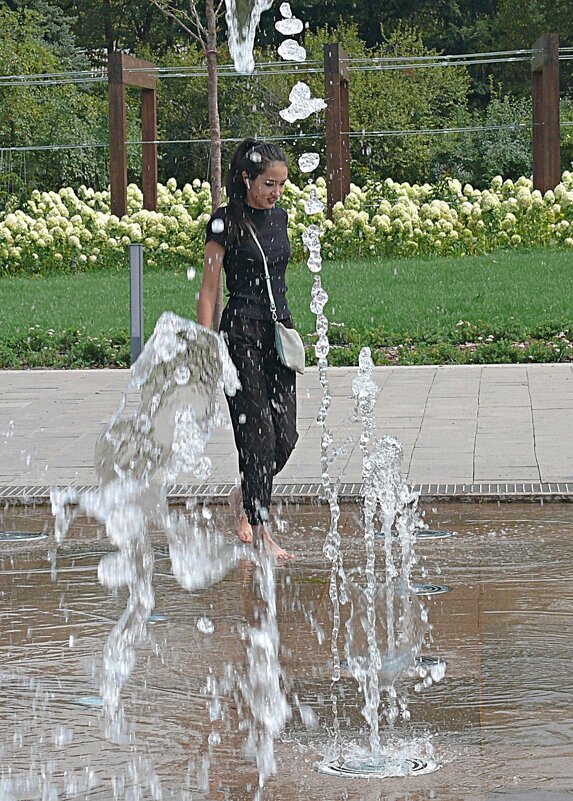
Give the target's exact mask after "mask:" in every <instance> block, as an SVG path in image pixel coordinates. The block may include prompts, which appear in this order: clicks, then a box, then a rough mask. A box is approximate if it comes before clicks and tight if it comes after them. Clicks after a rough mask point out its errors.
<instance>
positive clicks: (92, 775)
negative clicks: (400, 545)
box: [0, 503, 573, 801]
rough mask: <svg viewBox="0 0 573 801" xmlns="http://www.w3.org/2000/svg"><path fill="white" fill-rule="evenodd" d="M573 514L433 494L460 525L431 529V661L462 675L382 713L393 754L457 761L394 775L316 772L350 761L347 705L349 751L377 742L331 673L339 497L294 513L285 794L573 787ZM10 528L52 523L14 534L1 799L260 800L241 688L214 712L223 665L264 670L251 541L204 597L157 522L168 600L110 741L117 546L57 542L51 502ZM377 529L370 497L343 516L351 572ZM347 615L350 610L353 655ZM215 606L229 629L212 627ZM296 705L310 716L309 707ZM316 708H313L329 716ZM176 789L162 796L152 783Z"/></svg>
mask: <svg viewBox="0 0 573 801" xmlns="http://www.w3.org/2000/svg"><path fill="white" fill-rule="evenodd" d="M571 508H572V507H570V505H569V504H561V505H545V506H540V505H535V504H531V503H528V504H518V503H515V504H506V505H502V506H501V507H500V508H497V507H495V506H493V505H485V504H483V505H468V504H453V503H443V504H441V505H440V504H438V505H437V506H436V507H433V508H430V507H426V522H427V523H428V524H429V525H430V526H432V527H433V528H438V529H444V530H448V531H453V532H455V534H454V536H452V537H449V538H445V539H439V540H429V539H428V540H419V541H418V542H417V544H416V554H417V557H418V562H417V564H416V566H415V567H414V571H413V575H412V577H413V579H414V580H415V581H419V582H423V583H426V582H430V583H435V582H438V583H439V584H441V585H446V586H447V587H449V591H448V592H446V593H444V594H440V595H434V596H427V597H426V596H420V600H421V601H422V602H423V603H424V605H425V606H426V608H427V611H428V615H429V621H430V623H431V625H432V635H431V638H428V640H427V642H426V645H425V647H424V648H423V650H422V652H421V656H423V657H425V658H426V659H427V660H431V659H436V658H438V659H440V660H442V661H443V662H445V663H446V664H447V669H446V674H445V677H444V678H443V679H442V680H441V681H439V682H438V683H434V684H431V685H430V686H428V687H425V688H423V689H421V690H420V689H418V690H416V688H415V680H414V679H412V678H411V677H410V678H409V677H408V676H404V677H403V678H401V679H400V680H399V682H398V685H397V691H398V696H399V698H401V699H402V698H403V699H405V700H406V702H407V705H408V709H409V712H410V715H411V717H410V719H409V720H407V719H403V718H402V717H400V718H399V719H398V720H397V721H396V722H395V723H394V725H393V726H389V725H388V724H387V723H386V721H385V717H384V712H385V709H386V705H387V700H388V699H387V695H386V693H384V692H383V693H382V704H381V716H380V726H381V733H382V740H383V746H384V748H386V749H387V750H389V751H391V752H394V751H395V752H396V753H398V752H400V753H402V752H408V753H411V754H413V755H415V756H416V758H423V759H426V760H433V761H434V762H435V763H437V765H438V766H439V769H438V770H437V771H436V772H434V773H431V774H428V775H417V776H409V777H406V778H393V779H383V780H380V779H377V780H375V779H365V778H360V779H359V778H349V777H345V776H325V775H323V774H321V773H319V772H318V771H317V769H316V767H317V765H318V764H319V763H320V762H321V760H323V759H325V758H326V759H333V758H334V757H335V756H336V754H335V753H333V734H332V732H333V727H334V723H335V716H336V720H337V721H338V725H339V727H340V732H341V747H342V750H343V752H344V753H345V754H348V753H350V754H354V753H355V754H357V755H360V754H364V753H365V749H367V745H368V730H367V727H366V724H365V721H364V719H363V717H362V715H361V707H362V705H363V697H362V695H361V693H360V691H359V688H358V685H357V683H356V681H355V680H354V679H353V678H352V677H351V676H350V675H349V673H348V671H347V670H345V669H344V665H343V674H342V677H341V679H340V681H339V682H338V683H336V684H333V683H332V682H331V629H332V615H333V610H332V604H331V601H330V598H329V581H330V565H329V563H328V562H327V560H326V559H325V557H324V554H323V552H322V546H323V541H324V537H325V531H326V530H327V529H328V513H327V510H326V509H325V508H324V507H320V506H315V505H312V504H306V505H303V506H301V507H300V509H298V510H294V509H290V510H289V511H287V513H286V514H285V516H284V527H285V530H284V532H283V535H282V539H283V544H284V545H285V546H286V547H287V548H288V549H289V550H292V551H293V552H295V553H296V555H297V558H296V560H294V561H293V562H292V563H288V564H285V565H282V566H280V567H277V569H276V571H275V576H276V587H277V595H276V599H277V613H278V626H279V631H280V639H281V644H282V645H281V665H282V668H283V671H284V688H285V691H286V693H287V696H288V699H289V702H290V703H291V704H293V715H292V718H291V719H290V720H289V721H288V723H287V725H286V729H285V731H284V732H283V734H282V735H281V736H280V737H278V738H277V741H276V744H275V752H276V757H277V773H276V775H275V776H274V777H272V778H271V779H270V780H269V782H268V784H267V787H266V790H265V795H264V798H265V799H266V801H278V800H279V799H280V801H301V800H302V799H304V801H318V799H329V801H381V800H382V799H383V800H384V801H404V799H408V801H428V799H432V798H436V799H438V798H439V799H441V801H460V799H464V800H465V801H494V799H496V801H501V799H509V801H517V800H518V799H520V800H521V801H526V800H527V801H533V799H535V800H536V801H558V800H559V801H563V799H566V798H569V797H570V795H569V794H570V793H571V791H572V790H573V779H572V776H571V747H572V745H573V718H572V716H571V707H570V673H571V660H572V658H573V642H572V639H571V636H570V625H569V622H570V619H571V613H572V611H573V589H572V587H573V582H572V579H573V567H572V566H573V560H572V558H571V557H572V555H573V554H572V538H571V533H572V529H573V514H572V513H571ZM215 516H216V517H217V521H216V522H217V527H218V528H223V529H225V528H226V529H229V528H230V519H229V515H228V512H227V510H226V508H225V507H219V508H218V509H217V510H216V513H215ZM0 526H1V527H2V528H4V529H10V530H20V531H29V532H39V531H44V530H45V531H46V534H47V537H46V539H44V540H41V541H37V542H25V541H23V542H12V543H3V548H2V553H1V555H0V577H1V578H0V581H1V586H2V589H3V592H4V593H5V595H6V597H9V598H10V603H9V604H6V605H4V606H3V607H2V627H1V630H0V657H1V658H0V665H1V667H0V686H1V687H2V690H3V698H4V701H3V704H2V709H1V711H0V752H1V753H2V760H1V764H0V798H2V799H9V800H10V801H14V800H17V801H32V800H33V799H34V800H35V799H39V798H56V797H58V798H78V799H79V798H82V799H83V798H89V799H90V801H97V800H98V799H100V800H101V801H109V799H110V798H117V799H118V801H124V800H127V799H133V798H141V799H144V801H148V800H149V801H151V799H152V798H159V797H162V798H164V799H167V798H169V799H177V801H182V800H183V799H185V800H189V799H191V798H193V799H197V801H225V799H233V801H252V799H253V798H254V797H255V786H256V769H255V765H254V761H253V758H252V755H249V754H248V753H245V748H244V743H245V737H246V733H245V731H244V730H242V729H241V727H240V725H239V720H240V717H241V711H240V708H239V707H238V706H237V704H235V703H234V702H233V698H232V697H224V698H222V701H223V702H224V703H225V707H224V708H225V710H226V713H225V715H224V716H223V718H222V720H217V721H215V722H214V723H213V722H211V721H210V706H209V702H210V695H209V693H208V692H207V691H206V687H207V680H208V677H210V676H211V677H212V676H215V677H220V676H222V675H223V674H224V673H225V671H226V670H227V669H228V665H233V667H234V669H235V670H236V671H238V673H239V674H242V673H243V672H244V671H246V670H247V655H246V647H247V641H246V639H245V636H244V633H243V632H244V629H245V626H247V625H252V621H253V619H254V615H255V613H254V610H255V607H256V603H257V601H256V597H257V596H256V592H255V591H254V589H253V587H254V584H253V581H254V569H253V563H252V562H251V561H250V558H249V554H248V552H247V551H248V549H245V558H244V559H241V560H240V561H239V562H238V564H237V565H236V566H235V567H234V568H232V569H231V571H230V572H229V574H228V575H227V576H226V578H225V579H224V580H223V581H221V582H219V583H218V584H217V585H215V586H213V587H210V588H206V589H202V590H195V591H192V592H189V591H186V590H184V589H183V588H182V587H181V586H180V585H179V584H178V582H177V581H176V580H175V578H174V574H173V571H172V565H171V562H170V555H169V551H168V548H167V543H166V539H165V537H164V536H163V535H162V533H161V532H159V531H158V532H156V533H155V534H154V535H153V550H154V556H155V570H154V581H153V584H154V588H155V596H156V606H155V609H154V614H153V615H152V618H150V620H149V625H148V638H147V640H146V642H145V643H143V644H141V645H140V646H138V658H137V664H136V667H135V670H134V673H133V675H132V676H131V678H130V680H129V683H128V684H127V685H126V687H125V688H124V692H123V696H124V699H125V703H126V714H127V718H128V720H129V721H130V725H132V726H133V733H132V736H131V738H130V739H129V740H128V741H126V742H110V741H109V740H108V739H107V738H106V736H105V721H104V719H103V717H102V710H101V699H100V698H99V691H100V690H99V682H100V679H101V674H102V652H103V649H104V644H105V641H106V639H107V636H108V635H109V633H110V631H111V629H112V628H113V626H114V624H115V623H116V621H117V620H118V618H119V617H120V615H121V612H122V610H123V609H124V607H125V603H126V596H127V593H126V592H125V591H124V590H123V589H122V590H120V591H119V592H110V591H109V590H108V589H106V588H104V587H102V586H101V585H100V584H99V582H98V580H97V572H98V563H99V561H100V559H101V558H102V557H103V556H105V555H106V554H109V552H110V551H111V550H113V548H112V546H111V544H110V543H109V542H108V541H107V539H106V538H105V537H104V536H103V532H102V527H101V526H98V525H97V524H96V523H95V522H94V521H90V520H87V519H78V520H77V521H76V522H75V523H74V525H73V527H72V530H71V531H70V533H69V535H68V538H67V539H66V540H65V541H64V542H63V543H61V544H60V545H58V546H57V547H56V544H55V542H54V538H53V534H52V533H51V532H52V529H53V521H52V519H51V517H50V515H49V512H48V510H47V509H45V508H44V509H42V508H35V509H33V508H32V509H30V508H23V507H14V506H12V507H9V508H6V509H3V510H1V511H0ZM359 526H360V521H359V512H358V509H357V506H356V505H355V504H351V505H347V506H346V507H345V508H343V510H342V516H341V520H340V533H341V538H342V551H343V558H344V565H345V569H346V570H347V571H350V570H351V569H352V568H353V567H354V566H355V565H357V564H362V563H363V561H364V545H363V541H362V538H361V537H360V536H356V534H357V529H358V528H359ZM381 544H382V543H381V538H380V545H381ZM378 551H379V552H378V556H379V558H380V560H382V558H383V557H382V554H381V552H380V551H381V548H379V549H378ZM48 557H49V558H48ZM348 614H349V612H348V606H347V605H346V606H344V607H343V608H342V627H341V633H340V643H339V648H340V651H341V655H344V653H343V648H344V644H345V642H346V637H347V629H346V626H345V622H346V620H347V619H348ZM205 617H207V618H208V619H209V620H210V621H211V623H212V628H211V627H209V628H206V627H205V626H202V627H201V626H199V625H198V624H199V622H200V621H201V620H204V619H205ZM333 695H334V696H335V697H336V706H335V705H334V703H333ZM98 701H99V704H98ZM297 703H298V704H299V705H301V706H302V707H303V708H304V709H306V710H307V715H306V717H305V719H304V720H303V718H302V716H301V714H300V713H299V711H298V707H297ZM308 709H310V710H312V712H313V713H314V716H313V717H312V725H311V726H310V728H307V725H308V722H309V719H310V718H309V716H308ZM242 714H243V715H245V714H246V713H245V712H244V711H243V713H242ZM305 720H306V723H305ZM213 732H215V734H216V736H214V735H213ZM210 746H211V747H210ZM207 754H209V755H210V756H209V760H208V764H205V763H204V762H203V760H204V759H205V758H206V755H207ZM207 767H208V770H207ZM159 785H160V786H161V788H162V795H161V796H159V795H156V794H154V793H153V790H154V789H155V790H157V788H158V787H159ZM138 788H139V794H138ZM3 793H4V795H3Z"/></svg>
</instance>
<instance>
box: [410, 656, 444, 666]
mask: <svg viewBox="0 0 573 801" xmlns="http://www.w3.org/2000/svg"><path fill="white" fill-rule="evenodd" d="M416 664H417V665H419V666H420V667H425V668H433V667H436V665H445V664H446V660H445V659H440V657H439V656H417V657H416Z"/></svg>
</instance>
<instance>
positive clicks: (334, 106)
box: [324, 44, 350, 219]
mask: <svg viewBox="0 0 573 801" xmlns="http://www.w3.org/2000/svg"><path fill="white" fill-rule="evenodd" d="M346 59H347V55H346V53H345V52H344V50H343V49H342V47H341V46H340V45H339V44H325V45H324V86H325V95H326V103H327V107H326V182H327V191H328V195H327V197H328V201H327V202H328V216H329V217H330V218H331V219H332V209H333V208H334V204H335V203H338V201H339V200H340V201H343V200H344V198H345V197H346V196H347V195H348V193H349V192H350V136H349V128H350V113H349V107H348V81H349V72H348V64H346Z"/></svg>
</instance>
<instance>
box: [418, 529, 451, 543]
mask: <svg viewBox="0 0 573 801" xmlns="http://www.w3.org/2000/svg"><path fill="white" fill-rule="evenodd" d="M454 534H455V532H454V531H441V530H440V529H433V528H417V529H416V530H415V531H414V536H415V537H416V539H417V540H441V539H444V538H445V537H453V536H454Z"/></svg>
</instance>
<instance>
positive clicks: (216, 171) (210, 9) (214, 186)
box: [205, 0, 224, 330]
mask: <svg viewBox="0 0 573 801" xmlns="http://www.w3.org/2000/svg"><path fill="white" fill-rule="evenodd" d="M205 11H206V15H207V50H206V56H207V81H208V87H209V127H210V129H211V198H212V200H211V206H212V209H213V211H216V210H217V209H218V208H219V206H220V205H221V125H220V122H219V100H218V90H217V18H216V16H215V8H214V0H206V2H205ZM223 302H224V301H223V275H222V273H221V275H220V276H219V286H218V288H217V300H216V302H215V310H214V312H213V328H214V329H215V330H218V328H219V323H220V322H221V315H222V313H223Z"/></svg>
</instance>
